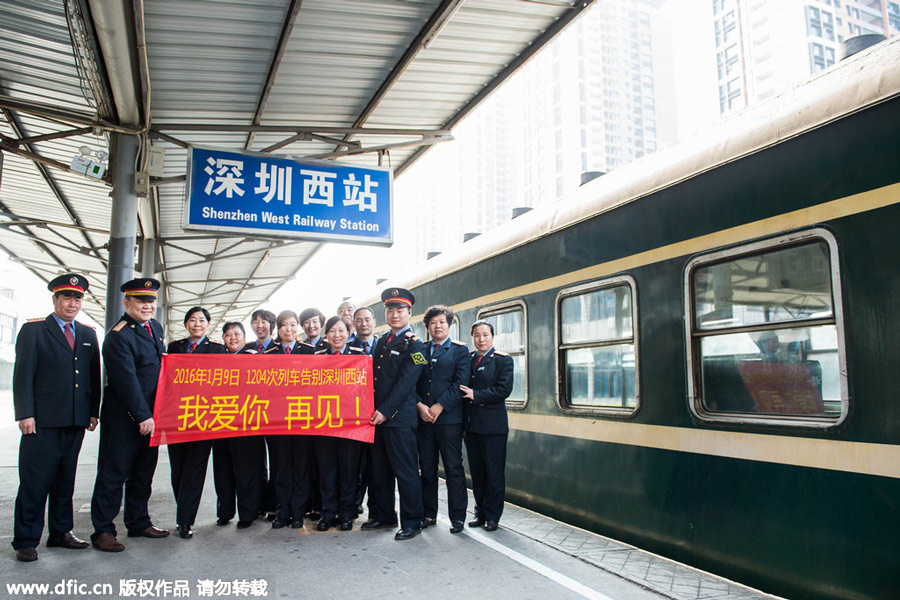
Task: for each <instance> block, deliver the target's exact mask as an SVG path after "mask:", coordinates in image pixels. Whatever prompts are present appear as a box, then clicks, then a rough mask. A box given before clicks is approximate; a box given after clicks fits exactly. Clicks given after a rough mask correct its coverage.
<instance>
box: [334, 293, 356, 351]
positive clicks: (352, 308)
mask: <svg viewBox="0 0 900 600" xmlns="http://www.w3.org/2000/svg"><path fill="white" fill-rule="evenodd" d="M355 312H356V305H355V304H353V303H352V302H350V301H349V300H345V301H344V302H341V304H340V306H338V309H337V316H339V317H340V318H342V319H343V320H344V323H346V325H347V331H349V332H350V337H349V338H348V339H347V343H348V344H349V343H351V342H353V341H354V340H355V339H356V332H355V331H354V323H353V313H355Z"/></svg>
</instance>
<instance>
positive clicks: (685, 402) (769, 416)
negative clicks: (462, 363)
mask: <svg viewBox="0 0 900 600" xmlns="http://www.w3.org/2000/svg"><path fill="white" fill-rule="evenodd" d="M898 96H900V39H895V40H894V41H888V42H884V43H882V44H880V45H878V46H877V47H874V48H872V49H870V50H867V51H865V52H863V53H861V54H858V55H856V56H854V57H851V58H849V59H847V60H845V61H844V62H842V63H840V64H839V65H837V66H835V67H834V68H832V69H830V70H829V71H827V72H825V73H822V74H820V75H819V76H818V77H816V78H814V79H813V80H811V81H809V82H807V83H805V84H804V85H802V86H800V87H798V88H796V89H794V90H792V91H790V92H788V93H786V94H784V95H783V96H781V97H778V98H775V99H773V100H771V101H768V102H766V103H763V104H761V105H759V106H757V107H755V108H752V109H750V110H748V111H745V112H744V113H742V114H740V115H738V116H736V117H734V118H732V119H730V120H727V121H725V122H723V123H721V124H719V125H717V126H716V127H715V128H714V130H712V131H710V132H709V134H708V135H705V136H699V137H697V138H695V139H693V140H690V141H689V142H687V143H685V144H682V145H679V146H678V147H676V148H672V149H670V150H666V151H661V152H659V153H657V154H654V155H651V156H648V157H645V158H644V159H642V160H640V161H638V162H635V163H633V164H631V165H629V166H627V167H624V168H622V169H620V170H617V171H615V172H612V173H610V174H608V175H605V176H603V177H601V178H599V179H597V180H595V181H593V182H591V183H588V184H586V185H584V186H582V187H581V188H580V190H579V193H578V194H577V197H575V198H571V199H568V200H567V201H565V202H563V203H560V204H559V205H556V206H554V207H552V208H549V209H546V210H543V209H542V210H535V211H532V212H530V213H528V214H526V215H524V216H522V217H519V218H517V219H515V220H514V221H511V222H510V223H508V224H506V225H504V226H503V227H501V228H499V229H498V230H496V231H493V232H491V233H489V234H487V235H484V236H481V237H479V238H476V239H474V240H471V241H469V242H466V244H465V245H464V246H463V251H462V252H461V253H459V254H457V255H456V256H449V255H444V256H440V257H437V258H436V259H433V260H432V261H429V270H428V272H425V273H422V274H421V275H419V276H418V277H416V278H414V279H412V280H405V281H397V282H395V283H396V284H397V285H404V286H405V287H409V288H410V289H413V290H414V292H415V294H416V296H417V303H416V307H415V309H416V311H417V312H418V316H419V317H421V314H422V312H423V311H424V309H425V308H426V307H427V306H429V305H430V304H436V303H443V304H448V305H451V306H453V307H454V308H455V309H456V310H457V311H458V319H459V321H458V323H456V327H457V329H456V331H455V332H454V337H458V338H459V339H462V340H463V341H467V342H470V340H469V336H468V331H469V327H470V325H471V323H472V322H473V321H475V320H476V319H479V318H487V319H490V320H491V321H492V322H493V323H494V324H495V329H496V337H495V342H496V347H497V348H498V349H500V350H504V351H507V352H509V353H510V354H511V355H512V356H513V358H514V360H515V364H516V387H515V390H514V392H513V395H512V396H511V397H510V399H509V401H508V408H509V412H510V427H511V432H510V437H509V458H508V464H507V486H508V488H507V491H508V496H507V498H508V500H510V501H512V502H514V503H517V504H519V505H522V506H526V507H528V508H530V509H533V510H535V511H538V512H540V513H543V514H545V515H548V516H551V517H553V518H556V519H559V520H562V521H565V522H567V523H572V524H574V525H577V526H580V527H584V528H586V529H589V530H592V531H596V532H599V533H602V534H605V535H608V536H611V537H614V538H616V539H620V540H623V541H625V542H628V543H631V544H634V545H636V546H639V547H641V548H644V549H647V550H650V551H652V552H655V553H658V554H661V555H664V556H668V557H671V558H673V559H676V560H678V561H682V562H685V563H688V564H691V565H694V566H697V567H699V568H702V569H705V570H708V571H711V572H714V573H716V574H718V575H722V576H725V577H729V578H731V579H734V580H736V581H739V582H742V583H745V584H748V585H750V586H753V587H756V588H759V589H761V590H764V591H767V592H770V593H773V594H778V595H783V596H786V597H790V598H900V277H898V269H900V97H898ZM414 319H415V316H414ZM419 327H420V331H421V330H422V329H421V323H420V325H419ZM470 345H471V344H470Z"/></svg>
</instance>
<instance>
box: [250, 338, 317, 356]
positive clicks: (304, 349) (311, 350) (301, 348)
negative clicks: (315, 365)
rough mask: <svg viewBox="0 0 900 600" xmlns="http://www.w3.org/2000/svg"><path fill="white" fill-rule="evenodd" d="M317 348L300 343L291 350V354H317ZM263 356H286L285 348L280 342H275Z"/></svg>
mask: <svg viewBox="0 0 900 600" xmlns="http://www.w3.org/2000/svg"><path fill="white" fill-rule="evenodd" d="M315 353H316V347H315V346H313V345H312V344H307V343H306V342H300V341H298V342H297V343H296V344H294V349H293V350H291V354H315ZM263 354H284V346H282V345H281V342H279V341H277V340H276V341H273V342H272V343H271V344H270V345H269V347H268V348H267V349H266V351H265V352H264V353H263Z"/></svg>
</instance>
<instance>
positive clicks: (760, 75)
mask: <svg viewBox="0 0 900 600" xmlns="http://www.w3.org/2000/svg"><path fill="white" fill-rule="evenodd" d="M712 6H713V25H714V34H715V39H716V62H717V68H718V73H717V74H718V91H719V110H720V112H721V113H727V112H730V111H733V110H739V109H741V108H744V107H745V106H747V105H748V104H752V103H754V102H756V101H758V100H765V99H766V98H769V97H771V96H773V95H775V94H777V93H779V92H781V91H783V90H786V89H788V88H790V87H792V86H793V85H795V84H797V83H799V82H801V81H803V80H804V79H807V78H808V77H809V76H810V75H812V74H815V73H817V72H819V71H821V70H823V69H826V68H828V67H830V66H831V65H833V64H834V63H835V62H836V61H837V60H840V58H841V43H842V42H844V41H845V40H847V39H849V38H851V37H855V36H859V35H865V34H880V35H884V36H885V37H891V36H892V35H895V34H897V33H898V32H900V5H898V2H896V1H892V0H805V1H804V0H712Z"/></svg>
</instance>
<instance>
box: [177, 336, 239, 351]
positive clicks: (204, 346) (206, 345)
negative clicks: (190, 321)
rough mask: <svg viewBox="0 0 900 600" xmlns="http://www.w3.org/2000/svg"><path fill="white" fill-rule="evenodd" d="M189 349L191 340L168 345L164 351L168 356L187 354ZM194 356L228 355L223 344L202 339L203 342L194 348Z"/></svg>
mask: <svg viewBox="0 0 900 600" xmlns="http://www.w3.org/2000/svg"><path fill="white" fill-rule="evenodd" d="M190 347H191V339H190V338H185V339H183V340H176V341H174V342H172V343H171V344H169V348H168V349H167V350H166V352H168V353H169V354H187V353H188V349H189V348H190ZM193 353H194V354H228V350H226V349H225V345H224V344H219V343H216V342H211V341H209V338H208V337H206V338H203V341H202V342H200V344H199V345H198V346H197V347H196V348H194V352H193Z"/></svg>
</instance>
